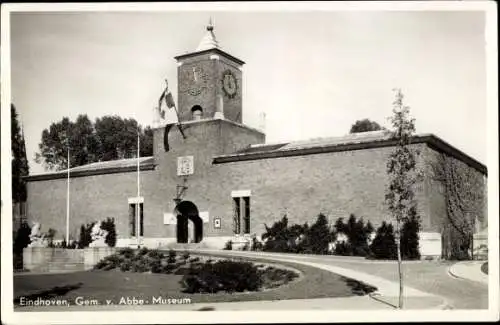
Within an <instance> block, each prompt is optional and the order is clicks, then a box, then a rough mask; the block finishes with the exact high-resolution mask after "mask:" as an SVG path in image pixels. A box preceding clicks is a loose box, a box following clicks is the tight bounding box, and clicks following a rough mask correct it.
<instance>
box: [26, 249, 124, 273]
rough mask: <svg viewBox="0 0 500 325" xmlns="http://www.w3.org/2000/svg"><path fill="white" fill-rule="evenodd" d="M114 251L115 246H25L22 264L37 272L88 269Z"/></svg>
mask: <svg viewBox="0 0 500 325" xmlns="http://www.w3.org/2000/svg"><path fill="white" fill-rule="evenodd" d="M115 252H116V248H115V247H91V248H84V249H65V248H49V247H27V248H25V249H23V266H24V268H25V269H27V270H30V271H37V272H52V271H63V270H68V268H67V266H69V265H72V266H74V268H73V269H72V270H75V271H77V270H89V269H91V268H92V267H93V266H94V265H95V264H97V262H99V261H100V260H101V259H103V258H104V257H106V256H109V255H112V254H114V253H115Z"/></svg>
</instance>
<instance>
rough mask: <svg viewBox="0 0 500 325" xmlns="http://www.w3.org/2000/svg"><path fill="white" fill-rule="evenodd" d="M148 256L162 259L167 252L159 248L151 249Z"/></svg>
mask: <svg viewBox="0 0 500 325" xmlns="http://www.w3.org/2000/svg"><path fill="white" fill-rule="evenodd" d="M148 256H149V257H151V258H152V259H155V260H161V259H163V258H164V257H165V254H163V253H162V252H161V251H159V250H157V249H151V250H149V252H148Z"/></svg>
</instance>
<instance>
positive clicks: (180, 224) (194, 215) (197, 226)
mask: <svg viewBox="0 0 500 325" xmlns="http://www.w3.org/2000/svg"><path fill="white" fill-rule="evenodd" d="M175 213H176V214H177V242H178V243H199V242H201V240H202V239H203V220H202V219H201V218H200V216H199V214H198V208H197V207H196V205H194V203H193V202H191V201H182V202H180V203H179V204H177V206H176V207H175Z"/></svg>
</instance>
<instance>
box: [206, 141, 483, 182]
mask: <svg viewBox="0 0 500 325" xmlns="http://www.w3.org/2000/svg"><path fill="white" fill-rule="evenodd" d="M412 143H414V144H417V143H425V144H427V145H428V146H430V147H431V148H433V149H436V150H438V151H440V152H444V153H446V154H448V155H450V156H452V157H454V158H457V159H459V160H461V161H463V162H464V163H466V164H467V165H469V166H471V167H473V168H474V169H476V170H478V171H479V172H481V173H482V174H485V175H487V167H486V166H485V165H484V164H482V163H481V162H479V161H477V160H476V159H474V158H472V157H471V156H469V155H467V154H466V153H464V152H463V151H461V150H459V149H457V148H455V147H453V146H451V145H450V144H449V143H447V142H445V141H443V140H442V139H440V138H439V137H437V136H436V135H434V134H431V133H429V134H421V135H415V136H413V137H412ZM395 144H396V140H394V139H377V140H371V141H366V142H358V143H345V144H332V145H325V146H317V147H311V148H300V149H289V150H281V151H270V152H251V153H239V154H228V155H220V156H216V157H214V158H213V161H212V163H213V164H223V163H230V162H238V161H248V160H258V159H269V158H280V157H292V156H304V155H312V154H320V153H327V152H341V151H351V150H363V149H372V148H382V147H390V146H393V145H395Z"/></svg>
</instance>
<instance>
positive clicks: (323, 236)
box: [302, 214, 333, 254]
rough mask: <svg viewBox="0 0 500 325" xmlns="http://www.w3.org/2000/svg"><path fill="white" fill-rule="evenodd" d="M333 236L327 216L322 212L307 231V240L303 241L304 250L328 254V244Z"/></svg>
mask: <svg viewBox="0 0 500 325" xmlns="http://www.w3.org/2000/svg"><path fill="white" fill-rule="evenodd" d="M332 237H333V236H332V233H331V231H330V227H329V226H328V220H327V218H326V216H325V215H324V214H320V215H319V216H318V219H317V220H316V222H315V223H314V224H313V225H312V226H311V227H310V228H309V229H308V231H307V233H306V236H305V238H306V240H305V241H304V242H303V243H302V246H303V250H305V251H306V252H308V253H312V254H328V245H329V243H330V242H331V241H332Z"/></svg>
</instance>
